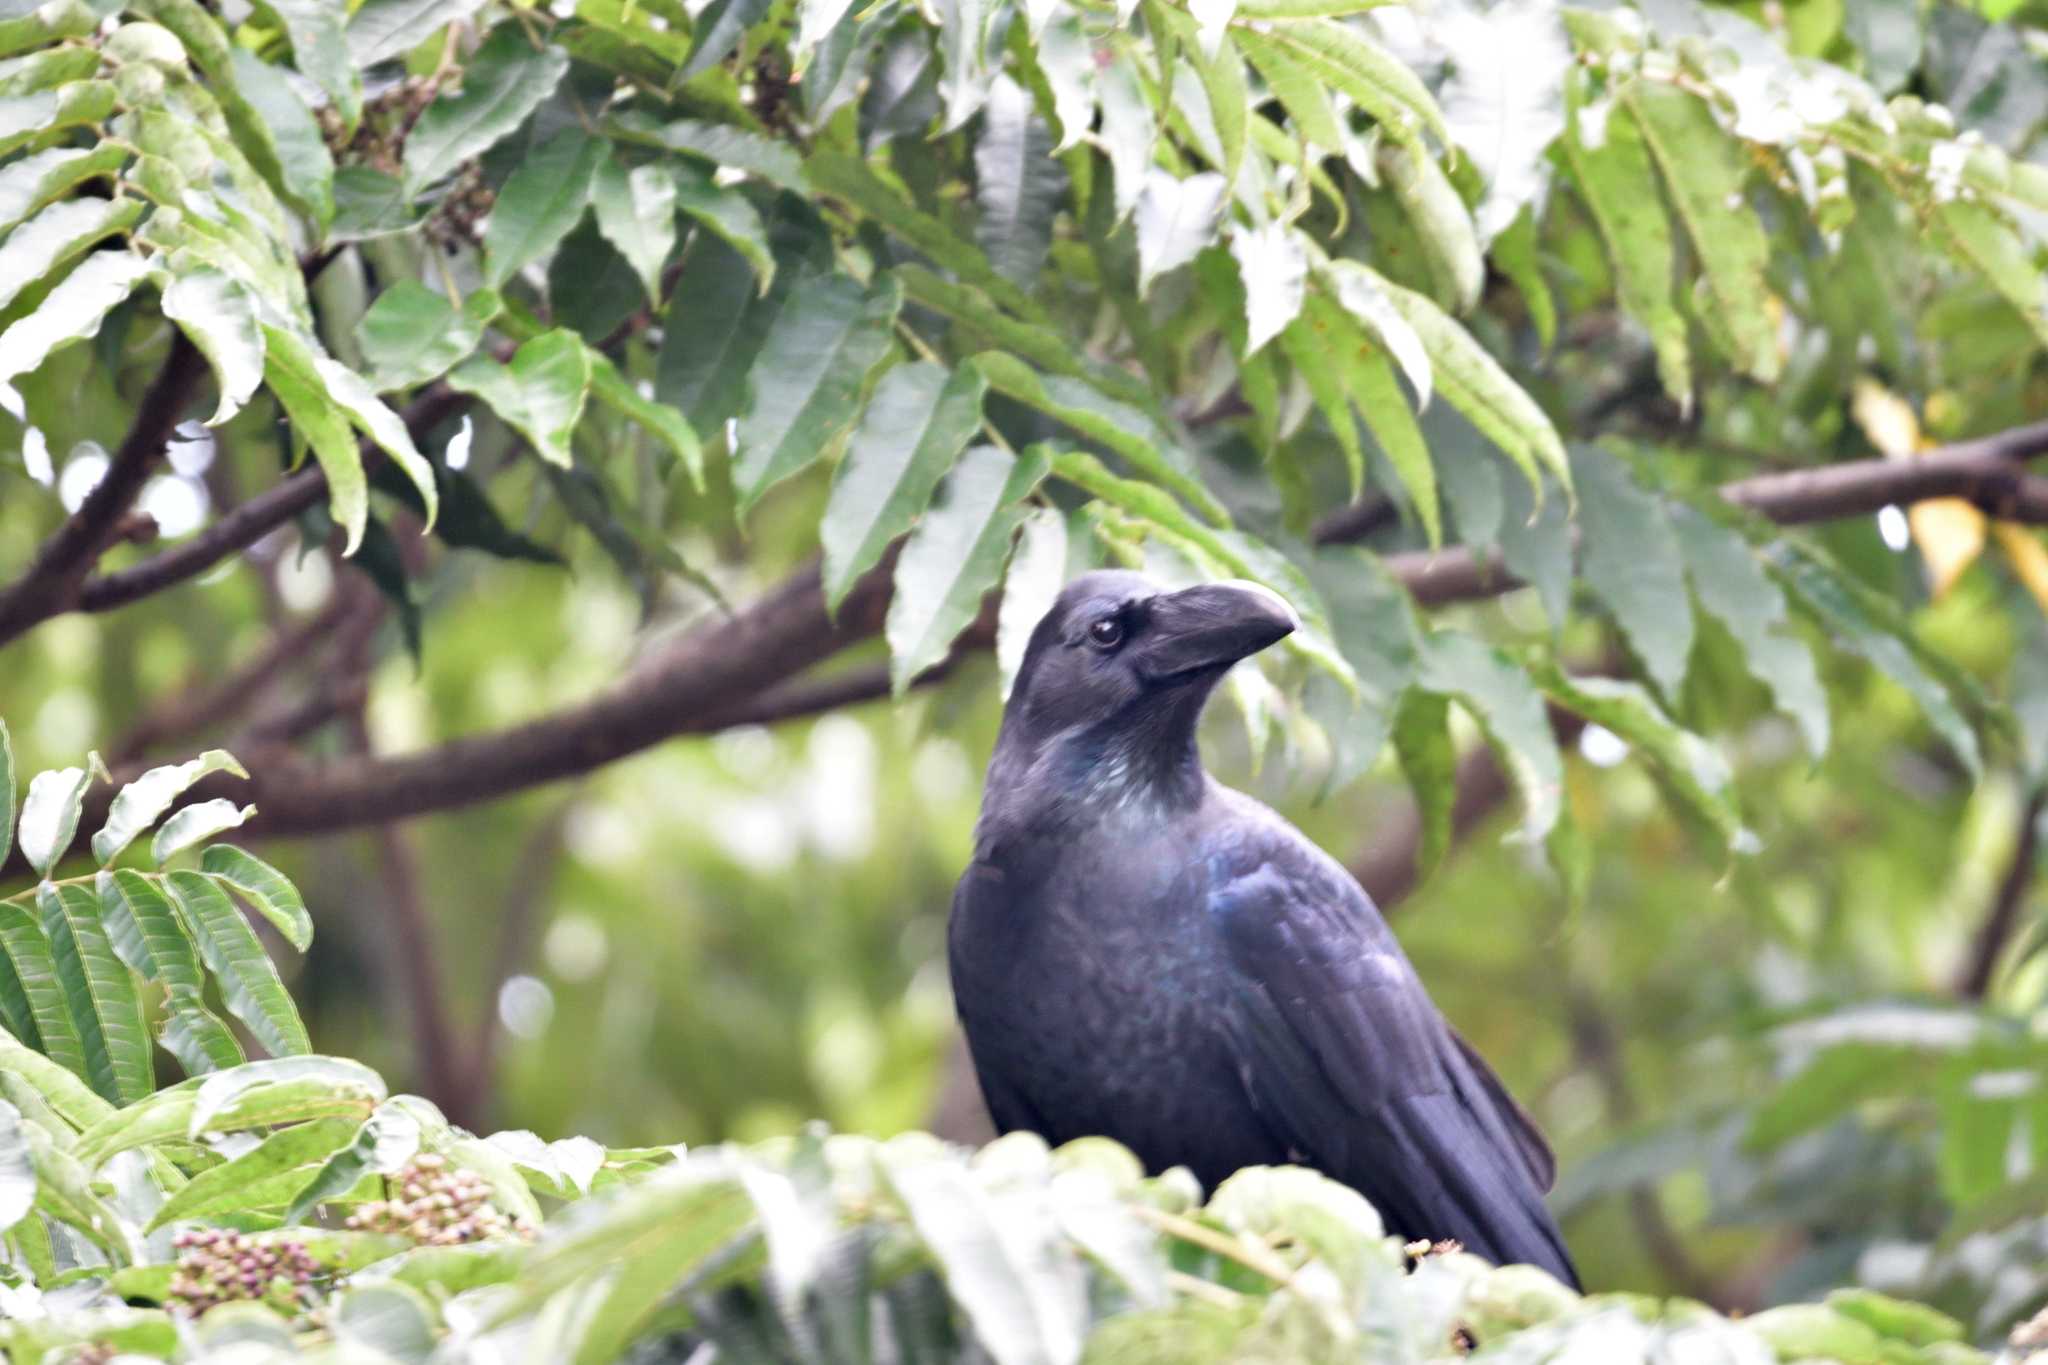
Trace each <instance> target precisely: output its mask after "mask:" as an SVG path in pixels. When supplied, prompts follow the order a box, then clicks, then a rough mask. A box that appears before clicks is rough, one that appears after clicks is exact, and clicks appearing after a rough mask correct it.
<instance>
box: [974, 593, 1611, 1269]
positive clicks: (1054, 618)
mask: <svg viewBox="0 0 2048 1365" xmlns="http://www.w3.org/2000/svg"><path fill="white" fill-rule="evenodd" d="M1297 624H1298V620H1297V618H1296V616H1295V614H1294V612H1293V610H1292V609H1291V608H1290V607H1289V606H1288V605H1287V603H1286V602H1285V601H1283V600H1282V599H1281V598H1280V597H1279V596H1278V595H1276V594H1274V593H1272V592H1270V591H1268V590H1267V589H1265V588H1263V587H1260V586H1258V585H1256V584H1250V583H1211V584H1204V585H1202V586H1199V587H1193V588H1187V589H1185V590H1182V591H1178V592H1163V591H1161V590H1160V588H1159V587H1158V585H1157V584H1155V583H1154V582H1152V581H1151V580H1150V579H1148V578H1146V577H1144V576H1142V575H1140V574H1136V573H1127V572H1121V571H1105V572H1098V573H1091V574H1088V575H1086V576H1084V577H1082V578H1079V579H1077V580H1075V581H1074V582H1073V583H1071V584H1069V585H1068V586H1067V587H1066V588H1065V589H1064V590H1063V591H1062V592H1061V593H1060V596H1059V598H1058V600H1057V602H1056V603H1055V604H1054V606H1053V608H1052V610H1051V611H1050V612H1048V613H1047V614H1046V616H1045V618H1044V619H1043V620H1042V621H1040V622H1039V623H1038V626H1037V628H1036V629H1035V630H1034V631H1033V632H1032V636H1031V641H1030V644H1029V646H1028V647H1027V648H1026V649H1025V652H1024V660H1023V664H1022V666H1021V667H1020V669H1019V670H1018V674H1017V679H1016V684H1015V687H1014V689H1013V691H1012V693H1011V696H1010V700H1009V704H1008V706H1007V708H1006V709H1005V710H1004V713H1003V724H1002V732H1001V736H1000V737H999V738H998V739H997V741H996V748H995V755H994V757H993V759H992V760H991V761H990V763H989V770H988V784H987V788H986V790H985V792H984V794H983V797H982V806H981V819H980V822H979V824H977V826H976V827H975V849H974V862H973V864H972V865H971V866H969V867H968V869H967V871H966V872H965V874H963V875H962V877H961V879H960V885H959V889H958V890H957V892H956V893H955V894H954V898H953V913H952V922H951V926H950V932H949V948H950V954H949V955H950V958H951V963H952V970H953V990H954V996H955V999H956V1000H957V1001H958V1007H959V1012H960V1020H961V1023H962V1024H963V1025H964V1026H965V1028H966V1031H967V1041H968V1044H969V1047H970V1049H971V1050H972V1052H973V1054H974V1065H975V1070H976V1073H977V1074H978V1075H979V1077H980V1080H981V1087H982V1091H983V1094H984V1095H985V1096H986V1098H987V1100H988V1106H989V1112H990V1113H991V1114H992V1115H993V1116H994V1118H995V1121H996V1126H997V1127H998V1128H1000V1129H1002V1130H1003V1131H1005V1132H1008V1131H1011V1130H1014V1129H1020V1128H1021V1129H1028V1130H1031V1131H1033V1132H1036V1133H1039V1134H1041V1135H1043V1136H1044V1137H1045V1138H1046V1139H1047V1140H1049V1141H1051V1142H1055V1143H1058V1142H1065V1141H1068V1140H1069V1139H1072V1138H1077V1137H1081V1136H1084V1135H1088V1134H1101V1135H1103V1136H1107V1137H1111V1138H1114V1139H1116V1140H1118V1141H1119V1142H1122V1143H1123V1144H1124V1145H1126V1146H1128V1147H1129V1148H1131V1149H1132V1150H1133V1151H1134V1152H1136V1153H1137V1155H1138V1156H1139V1158H1140V1159H1141V1160H1143V1161H1144V1162H1145V1163H1146V1165H1147V1166H1148V1167H1150V1168H1151V1169H1153V1170H1162V1169H1165V1168H1167V1167H1170V1166H1176V1165H1182V1166H1186V1167H1188V1168H1189V1169H1190V1170H1192V1171H1193V1172H1194V1174H1195V1176H1196V1177H1197V1178H1198V1179H1200V1180H1201V1181H1202V1183H1203V1184H1204V1186H1206V1187H1208V1188H1211V1189H1213V1188H1215V1186H1216V1184H1217V1183H1218V1182H1220V1181H1221V1180H1222V1179H1223V1178H1224V1177H1226V1176H1228V1175H1229V1174H1230V1173H1231V1172H1233V1171H1235V1170H1237V1169H1239V1168H1240V1167H1244V1166H1252V1165H1277V1164H1282V1163H1296V1164H1300V1165H1306V1166H1313V1167H1315V1168H1316V1169H1318V1170H1321V1171H1322V1172H1324V1173H1325V1174H1327V1175H1329V1176H1332V1177H1334V1178H1335V1179H1338V1180H1341V1181H1343V1182H1344V1183H1345V1184H1347V1185H1350V1186H1352V1187H1353V1188H1354V1189H1356V1190H1358V1191H1359V1193H1361V1194H1363V1195H1364V1196H1365V1197H1366V1198H1367V1199H1369V1200H1371V1201H1372V1203H1373V1204H1374V1205H1375V1206H1376V1207H1377V1208H1378V1209H1379V1211H1380V1213H1381V1215H1382V1217H1383V1218H1384V1219H1385V1221H1386V1224H1387V1227H1388V1230H1389V1231H1391V1232H1395V1233H1398V1234H1400V1235H1402V1236H1405V1237H1408V1238H1411V1239H1413V1238H1422V1239H1429V1240H1432V1241H1434V1240H1438V1239H1444V1238H1451V1239H1455V1240H1457V1241H1459V1242H1462V1243H1463V1244H1464V1245H1465V1246H1466V1248H1468V1249H1469V1250H1471V1251H1473V1252H1475V1253H1477V1254H1479V1255H1481V1256H1485V1257H1487V1258H1488V1259H1491V1260H1494V1261H1497V1262H1516V1263H1521V1262H1527V1263H1532V1264H1535V1265H1539V1266H1542V1267H1543V1268H1545V1269H1547V1270H1549V1271H1550V1272H1551V1273H1553V1274H1555V1275H1557V1276H1558V1277H1560V1278H1561V1279H1563V1280H1565V1281H1566V1282H1567V1283H1574V1284H1575V1283H1576V1275H1575V1273H1574V1271H1573V1269H1572V1263H1571V1258H1570V1256H1569V1254H1568V1253H1567V1252H1566V1250H1565V1247H1564V1243H1563V1240H1562V1239H1561V1237H1560V1236H1559V1233H1558V1230H1557V1225H1556V1223H1555V1222H1554V1221H1553V1220H1552V1218H1551V1216H1550V1213H1549V1211H1548V1210H1547V1209H1546V1208H1545V1207H1544V1204H1543V1191H1545V1190H1546V1189H1548V1188H1549V1186H1550V1183H1551V1180H1552V1177H1553V1175H1554V1172H1555V1163H1554V1162H1553V1160H1552V1158H1551V1155H1550V1151H1549V1148H1548V1147H1547V1146H1546V1145H1545V1143H1544V1141H1543V1137H1542V1135H1541V1134H1540V1133H1538V1132H1537V1130H1536V1127H1535V1124H1534V1123H1533V1122H1532V1121H1531V1119H1530V1118H1529V1116H1528V1114H1527V1113H1525V1112H1524V1111H1523V1110H1522V1109H1521V1108H1520V1106H1518V1105H1517V1104H1516V1103H1515V1101H1514V1100H1513V1099H1512V1098H1510V1097H1509V1095H1508V1093H1507V1091H1506V1090H1505V1089H1504V1088H1503V1087H1502V1085H1501V1083H1500V1081H1499V1079H1498V1078H1497V1077H1495V1076H1494V1074H1493V1073H1492V1071H1491V1070H1490V1069H1488V1067H1487V1065H1486V1063H1485V1062H1484V1061H1483V1060H1481V1059H1480V1057H1479V1056H1478V1055H1477V1054H1476V1053H1475V1052H1473V1050H1472V1049H1471V1047H1470V1046H1469V1045H1468V1044H1466V1043H1465V1041H1464V1040H1463V1039H1462V1038H1460V1037H1459V1036H1458V1035H1457V1034H1456V1033H1455V1032H1453V1031H1452V1029H1451V1027H1450V1025H1449V1024H1447V1023H1446V1022H1445V1021H1444V1018H1443V1016H1442V1015H1441V1014H1440V1013H1439V1012H1438V1011H1437V1008H1436V1006H1435V1004H1433V1003H1432V1002H1431V1000H1430V998H1429V995H1428V993H1427V992H1425V991H1424V990H1423V988H1422V983H1421V981H1420V980H1419V979H1417V977H1416V974H1415V969H1414V968H1413V967H1412V966H1410V965H1409V962H1408V958H1407V956H1406V955H1405V954H1404V953H1403V952H1402V951H1401V947H1400V945H1399V944H1398V943H1397V942H1395V940H1394V936H1393V934H1392V933H1391V932H1390V931H1389V930H1388V928H1387V925H1386V921H1384V920H1383V919H1381V918H1380V915H1379V912H1378V911H1377V910H1376V909H1374V907H1373V904H1372V902H1371V901H1370V900H1369V899H1367V897H1366V895H1365V893H1364V892H1363V891H1362V890H1360V889H1359V886H1358V883H1357V882H1356V881H1354V880H1353V879H1352V877H1351V875H1350V874H1349V873H1347V872H1346V871H1345V870H1344V869H1343V867H1342V866H1340V865H1339V864H1338V863H1337V862H1336V861H1335V860H1334V859H1332V858H1331V857H1330V856H1329V855H1327V854H1326V853H1324V852H1323V851H1322V850H1321V849H1319V848H1317V847H1316V846H1315V845H1314V844H1313V843H1311V842H1309V840H1308V839H1307V837H1306V836H1304V835H1303V834H1302V833H1301V831H1299V830H1297V829H1295V828H1294V826H1293V825H1291V824H1289V823H1288V822H1287V821H1286V820H1285V819H1283V818H1282V817H1281V816H1280V815H1279V814H1277V813H1276V812H1274V811H1273V810H1271V809H1269V808H1268V807H1266V806H1264V805H1262V804H1261V803H1259V802H1258V801H1255V800H1253V799H1252V798H1251V797H1249V796H1246V795H1244V794H1242V793H1240V792H1236V791H1232V790H1231V789H1229V788H1228V787H1225V786H1222V785H1221V784H1220V783H1218V782H1217V781H1216V780H1215V779H1213V778H1212V777H1210V776H1209V774H1208V773H1207V772H1205V771H1204V770H1203V768H1202V762H1201V757H1200V755H1199V754H1198V753H1197V751H1196V745H1195V722H1196V720H1197V719H1198V718H1199V716H1200V714H1201V711H1202V707H1203V704H1204V703H1205V702H1206V701H1207V700H1208V697H1209V694H1210V692H1211V691H1212V690H1213V689H1214V687H1215V685H1216V682H1217V681H1218V680H1219V679H1220V678H1221V677H1222V676H1223V675H1224V673H1226V672H1227V671H1229V669H1230V667H1231V665H1232V664H1234V663H1236V662H1237V661H1238V660H1240V659H1242V658H1244V657H1246V656H1247V655H1250V654H1254V653H1257V652H1258V651H1259V650H1261V649H1264V648H1265V647H1266V646H1268V645H1270V644H1273V643H1274V642H1275V641H1277V640H1279V639H1281V638H1282V637H1284V636H1286V635H1287V634H1288V633H1289V632H1291V631H1292V630H1294V628H1295V627H1296V625H1297Z"/></svg>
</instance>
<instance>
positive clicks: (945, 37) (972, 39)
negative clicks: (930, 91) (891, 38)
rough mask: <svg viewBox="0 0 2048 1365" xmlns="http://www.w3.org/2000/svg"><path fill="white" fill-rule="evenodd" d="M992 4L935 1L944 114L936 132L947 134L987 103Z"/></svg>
mask: <svg viewBox="0 0 2048 1365" xmlns="http://www.w3.org/2000/svg"><path fill="white" fill-rule="evenodd" d="M996 8H997V7H996V4H995V0H937V10H938V21H939V56H940V59H941V60H942V62H943V63H944V69H943V71H942V73H941V75H940V76H939V99H940V101H941V102H942V103H943V104H944V106H945V114H944V116H943V118H942V119H941V120H940V123H939V131H940V132H942V133H950V132H952V131H953V130H954V129H956V128H958V127H959V126H960V125H961V124H963V123H965V122H967V120H968V119H970V118H972V117H974V115H975V114H977V113H979V112H980V111H981V108H982V105H983V103H984V102H985V101H986V100H987V99H988V94H989V87H990V85H991V84H992V83H993V82H992V81H991V80H990V79H989V75H990V62H989V46H990V43H989V26H990V24H991V23H992V22H993V21H994V19H995V14H996Z"/></svg>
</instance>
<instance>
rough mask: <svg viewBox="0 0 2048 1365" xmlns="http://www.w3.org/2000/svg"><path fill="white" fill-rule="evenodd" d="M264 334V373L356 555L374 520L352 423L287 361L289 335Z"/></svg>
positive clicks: (346, 548)
mask: <svg viewBox="0 0 2048 1365" xmlns="http://www.w3.org/2000/svg"><path fill="white" fill-rule="evenodd" d="M263 335H264V341H265V343H266V345H265V351H264V371H263V372H264V378H265V379H266V381H267V382H268V384H269V387H270V392H271V396H272V397H274V398H276V399H277V402H278V406H280V407H281V408H283V409H284V412H285V416H286V417H287V418H288V419H289V420H290V422H291V428H292V433H293V435H294V436H296V437H300V438H302V439H304V441H305V442H306V444H307V446H308V447H309V448H311V450H312V452H313V458H314V459H315V460H317V461H319V463H320V472H321V473H322V474H325V475H326V476H327V506H328V511H329V513H330V515H332V516H333V518H334V524H335V525H337V526H339V527H340V528H341V530H342V535H343V540H344V544H343V546H342V553H343V554H344V555H352V554H354V553H355V552H356V547H357V546H358V545H360V544H362V541H363V525H364V523H365V522H366V521H367V520H368V519H369V515H370V486H369V482H368V480H367V479H365V478H364V476H363V458H362V453H361V452H360V451H359V450H358V449H357V448H356V438H355V435H354V433H353V432H352V431H350V429H349V424H348V418H347V417H346V416H344V415H343V413H342V411H341V409H340V408H338V407H336V406H335V405H334V403H333V402H332V401H331V400H329V398H328V397H327V394H326V392H325V391H324V390H323V389H321V388H320V387H319V382H318V377H317V375H313V374H308V373H306V372H303V371H301V370H300V369H299V368H298V367H297V366H295V365H291V364H288V363H287V362H286V359H285V354H284V349H285V347H287V346H289V344H290V343H289V341H288V340H286V341H283V342H280V341H279V338H281V337H284V335H285V334H284V333H282V332H280V331H279V330H278V329H276V328H274V327H268V326H266V327H265V328H264V329H263Z"/></svg>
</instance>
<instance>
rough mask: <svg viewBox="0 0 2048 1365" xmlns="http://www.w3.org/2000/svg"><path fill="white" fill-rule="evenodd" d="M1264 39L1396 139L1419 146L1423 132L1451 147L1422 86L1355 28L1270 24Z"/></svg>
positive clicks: (1311, 22)
mask: <svg viewBox="0 0 2048 1365" xmlns="http://www.w3.org/2000/svg"><path fill="white" fill-rule="evenodd" d="M1267 38H1268V41H1270V42H1271V43H1273V44H1274V45H1276V46H1277V47H1279V48H1281V49H1282V50H1284V51H1286V52H1287V53H1288V54H1289V55H1290V56H1292V57H1294V58H1295V59H1296V60H1297V61H1298V62H1299V63H1300V65H1301V66H1302V67H1303V68H1304V69H1305V70H1306V71H1307V72H1308V73H1310V75H1311V76H1312V77H1313V78H1314V79H1315V80H1317V81H1319V82H1320V83H1321V84H1322V85H1324V86H1326V87H1327V88H1329V89H1332V90H1337V91H1341V92H1342V93H1343V94H1345V95H1347V96H1349V97H1350V99H1351V101H1352V103H1354V104H1356V105H1357V106H1358V107H1359V108H1361V109H1363V110H1365V112H1366V113H1368V114H1371V115H1372V116H1373V118H1374V119H1375V120H1377V121H1378V123H1379V125H1380V126H1381V127H1382V128H1385V129H1386V130H1387V133H1388V134H1389V136H1391V137H1393V138H1394V139H1395V140H1396V141H1399V142H1419V141H1420V140H1421V138H1422V135H1423V133H1425V132H1428V133H1431V134H1433V135H1435V137H1436V139H1437V141H1439V142H1441V143H1442V144H1443V145H1444V146H1446V147H1448V146H1450V145H1451V135H1450V130H1449V129H1448V128H1446V127H1445V126H1444V120H1443V114H1442V112H1441V111H1440V110H1439V109H1438V108H1437V106H1436V101H1435V100H1434V99H1432V98H1431V97H1430V93H1429V89H1428V87H1426V86H1425V85H1423V83H1422V82H1421V80H1420V79H1418V78H1417V77H1416V75H1415V73H1414V72H1413V71H1410V70H1409V69H1408V67H1407V66H1406V64H1404V63H1403V62H1402V61H1401V59H1400V58H1398V57H1396V56H1394V54H1393V53H1391V52H1389V51H1387V50H1386V49H1385V48H1383V47H1381V46H1380V45H1379V44H1378V43H1376V42H1374V41H1372V39H1370V38H1368V37H1366V36H1365V34H1364V33H1363V32H1362V31H1360V30H1359V29H1357V28H1354V27H1352V26H1350V25H1348V24H1340V23H1337V22H1336V21H1334V20H1331V19H1306V20H1302V21H1300V22H1298V23H1276V24H1274V25H1272V26H1271V28H1270V29H1269V30H1268V33H1267ZM1252 60H1253V61H1254V62H1257V61H1258V58H1257V57H1256V56H1253V58H1252ZM1290 112H1291V110H1290ZM1331 150H1333V151H1340V150H1342V148H1341V146H1340V147H1335V148H1332V149H1331Z"/></svg>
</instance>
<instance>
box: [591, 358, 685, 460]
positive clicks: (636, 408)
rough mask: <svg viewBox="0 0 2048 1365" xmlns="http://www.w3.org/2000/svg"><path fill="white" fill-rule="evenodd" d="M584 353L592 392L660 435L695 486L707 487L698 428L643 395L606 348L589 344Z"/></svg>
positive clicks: (602, 400)
mask: <svg viewBox="0 0 2048 1365" xmlns="http://www.w3.org/2000/svg"><path fill="white" fill-rule="evenodd" d="M585 354H587V355H588V356H589V357H590V392H591V396H592V397H594V398H596V399H597V401H598V402H599V403H601V404H603V405H604V406H606V407H608V408H610V409H612V410H613V411H614V412H617V413H619V414H621V415H622V416H625V417H628V418H631V419H632V420H633V421H635V422H638V423H639V424H640V425H641V426H643V427H645V428H646V429H647V430H648V431H650V432H652V433H653V434H654V435H655V436H657V437H659V438H660V439H661V443H662V444H663V445H665V446H667V447H668V450H669V453H670V454H672V455H674V456H675V457H676V458H677V459H679V460H681V461H682V462H683V468H684V470H685V471H686V472H687V473H688V474H689V476H690V483H691V484H692V486H694V487H695V488H697V489H698V490H700V491H701V490H702V489H703V487H704V446H703V443H702V442H700V441H699V440H698V439H697V432H696V429H695V428H693V427H692V426H691V425H690V424H689V423H688V422H687V421H685V420H684V418H683V415H682V414H681V413H679V412H677V411H676V410H675V409H674V408H672V407H669V406H668V405H667V404H665V403H657V402H655V401H654V400H653V399H651V398H643V397H641V395H640V390H639V389H638V388H636V387H635V386H634V385H632V384H630V383H628V382H627V380H626V377H625V376H624V375H622V374H620V373H619V370H618V367H617V366H616V365H614V364H612V362H611V361H610V360H608V359H607V358H606V357H605V355H604V353H603V352H601V351H592V350H588V349H587V348H586V350H585Z"/></svg>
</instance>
